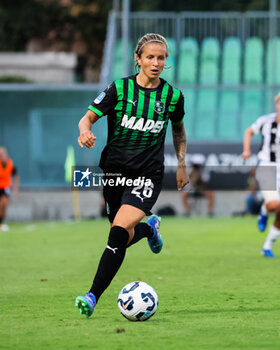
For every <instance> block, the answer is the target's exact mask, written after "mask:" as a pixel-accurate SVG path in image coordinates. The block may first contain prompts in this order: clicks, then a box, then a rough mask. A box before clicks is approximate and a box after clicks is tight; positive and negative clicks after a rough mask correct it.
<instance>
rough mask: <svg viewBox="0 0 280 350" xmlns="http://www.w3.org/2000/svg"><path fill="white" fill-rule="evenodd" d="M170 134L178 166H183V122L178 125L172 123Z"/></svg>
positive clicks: (184, 133)
mask: <svg viewBox="0 0 280 350" xmlns="http://www.w3.org/2000/svg"><path fill="white" fill-rule="evenodd" d="M172 136H173V144H174V148H175V152H176V155H177V158H178V166H185V165H186V164H185V157H186V151H187V135H186V131H185V127H184V123H183V122H181V123H180V124H178V125H172Z"/></svg>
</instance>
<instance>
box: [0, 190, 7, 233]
mask: <svg viewBox="0 0 280 350" xmlns="http://www.w3.org/2000/svg"><path fill="white" fill-rule="evenodd" d="M8 204H9V197H8V196H5V195H2V196H0V231H1V230H2V228H3V221H4V219H5V217H6V212H7V208H8Z"/></svg>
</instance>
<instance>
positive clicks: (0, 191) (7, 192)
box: [0, 187, 11, 197]
mask: <svg viewBox="0 0 280 350" xmlns="http://www.w3.org/2000/svg"><path fill="white" fill-rule="evenodd" d="M10 194H11V189H10V187H8V188H0V197H2V196H6V197H9V196H10Z"/></svg>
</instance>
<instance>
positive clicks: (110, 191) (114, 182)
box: [103, 171, 163, 222]
mask: <svg viewBox="0 0 280 350" xmlns="http://www.w3.org/2000/svg"><path fill="white" fill-rule="evenodd" d="M105 173H106V176H105V177H104V180H105V181H106V180H107V182H106V184H104V187H103V196H104V199H105V202H106V207H107V216H108V218H109V220H110V222H113V221H114V218H115V216H116V214H117V212H118V210H119V209H120V207H121V206H122V205H123V204H129V205H132V206H133V207H135V208H138V209H140V210H142V211H143V212H144V213H145V214H146V215H148V216H149V215H151V214H152V213H151V209H152V207H153V205H154V204H155V202H156V200H157V198H158V196H159V194H160V191H161V188H162V179H163V172H162V171H156V172H154V173H153V174H146V175H144V174H141V173H138V174H137V175H136V174H124V173H122V174H115V173H110V172H109V171H105Z"/></svg>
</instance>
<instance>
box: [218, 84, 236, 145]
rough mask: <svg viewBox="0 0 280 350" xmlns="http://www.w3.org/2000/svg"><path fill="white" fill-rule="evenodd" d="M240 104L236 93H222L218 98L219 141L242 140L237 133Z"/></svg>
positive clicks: (230, 91)
mask: <svg viewBox="0 0 280 350" xmlns="http://www.w3.org/2000/svg"><path fill="white" fill-rule="evenodd" d="M239 114H240V102H239V92H238V91H232V90H228V91H223V92H222V93H221V97H220V113H219V123H218V135H219V139H220V140H228V141H234V140H238V139H241V138H242V135H241V132H240V131H239Z"/></svg>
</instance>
